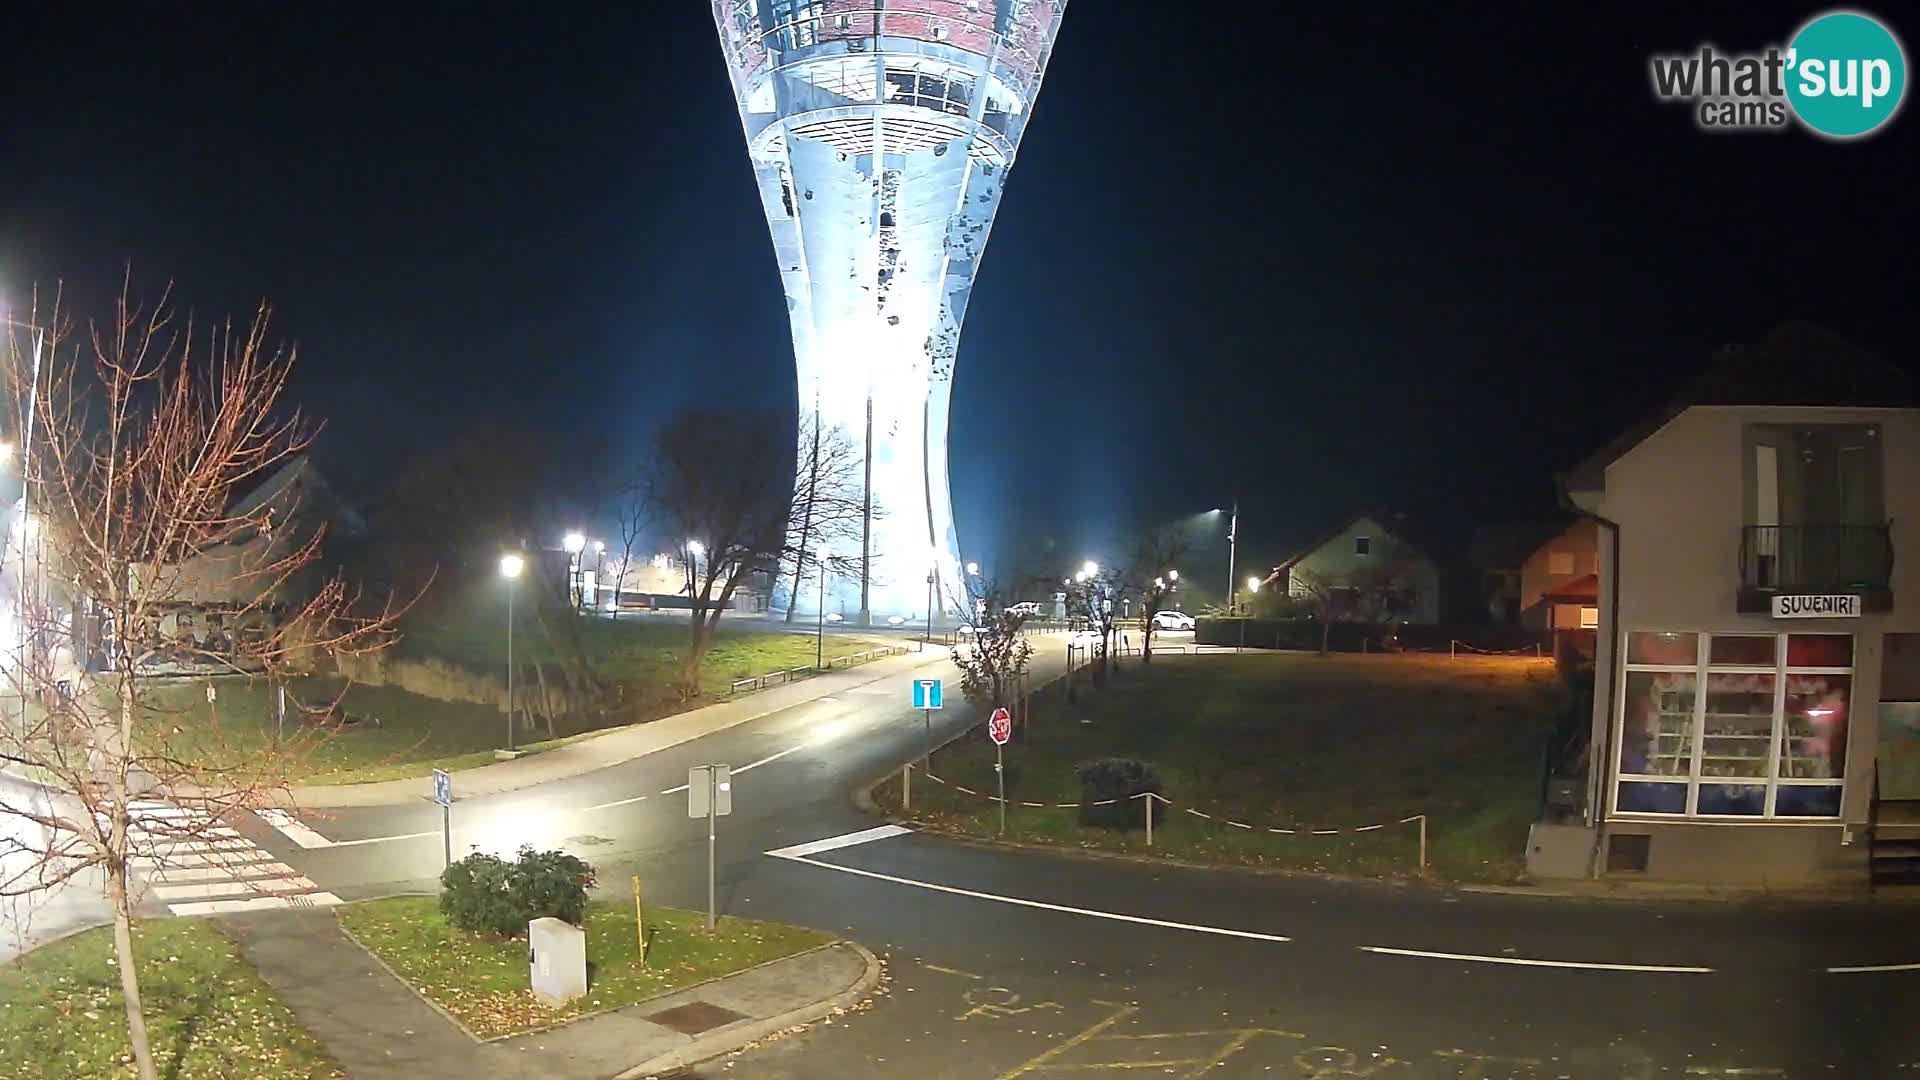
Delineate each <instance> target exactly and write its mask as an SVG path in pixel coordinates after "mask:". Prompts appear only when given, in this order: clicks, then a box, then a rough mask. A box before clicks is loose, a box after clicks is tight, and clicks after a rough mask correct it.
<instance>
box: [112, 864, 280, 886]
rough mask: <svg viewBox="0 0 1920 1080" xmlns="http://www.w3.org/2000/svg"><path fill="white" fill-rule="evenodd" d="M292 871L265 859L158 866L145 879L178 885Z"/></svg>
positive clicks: (264, 876)
mask: <svg viewBox="0 0 1920 1080" xmlns="http://www.w3.org/2000/svg"><path fill="white" fill-rule="evenodd" d="M293 873H294V871H293V867H291V866H288V865H287V864H286V863H281V862H273V861H272V860H267V861H265V862H256V863H240V864H238V865H221V866H167V867H158V868H155V869H153V870H151V871H149V872H148V874H147V879H148V880H149V881H152V882H153V883H155V884H156V885H179V884H181V883H183V882H188V881H224V880H228V879H232V880H236V881H245V880H248V879H252V878H272V877H292V876H293Z"/></svg>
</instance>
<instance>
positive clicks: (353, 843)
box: [327, 829, 440, 847]
mask: <svg viewBox="0 0 1920 1080" xmlns="http://www.w3.org/2000/svg"><path fill="white" fill-rule="evenodd" d="M439 835H440V830H439V829H434V830H432V831H430V832H409V833H398V834H395V835H393V836H368V837H363V838H361V839H359V840H335V841H334V842H333V843H331V844H328V845H327V846H328V847H359V846H360V845H362V844H384V843H386V842H387V841H389V840H418V839H420V838H421V837H423V836H439Z"/></svg>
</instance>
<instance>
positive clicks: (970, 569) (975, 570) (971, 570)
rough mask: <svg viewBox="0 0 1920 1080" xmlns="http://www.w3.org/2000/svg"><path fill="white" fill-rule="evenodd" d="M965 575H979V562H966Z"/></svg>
mask: <svg viewBox="0 0 1920 1080" xmlns="http://www.w3.org/2000/svg"><path fill="white" fill-rule="evenodd" d="M967 576H968V577H979V576H980V564H979V563H977V562H970V563H968V564H967Z"/></svg>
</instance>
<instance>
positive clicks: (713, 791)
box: [707, 769, 720, 930]
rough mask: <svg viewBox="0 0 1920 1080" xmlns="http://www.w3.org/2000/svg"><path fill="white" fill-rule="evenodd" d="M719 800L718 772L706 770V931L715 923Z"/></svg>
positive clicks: (716, 770)
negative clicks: (716, 810)
mask: <svg viewBox="0 0 1920 1080" xmlns="http://www.w3.org/2000/svg"><path fill="white" fill-rule="evenodd" d="M719 798H720V770H718V769H708V770H707V929H708V930H712V929H713V926H714V921H715V920H714V910H715V904H714V885H713V878H714V870H713V861H714V845H713V820H714V808H715V807H716V806H717V805H718V800H719Z"/></svg>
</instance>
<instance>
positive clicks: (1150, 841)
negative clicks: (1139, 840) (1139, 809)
mask: <svg viewBox="0 0 1920 1080" xmlns="http://www.w3.org/2000/svg"><path fill="white" fill-rule="evenodd" d="M1140 805H1142V806H1144V807H1146V808H1147V846H1148V847H1152V846H1153V792H1151V791H1149V792H1147V797H1146V798H1144V799H1141V800H1140Z"/></svg>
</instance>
